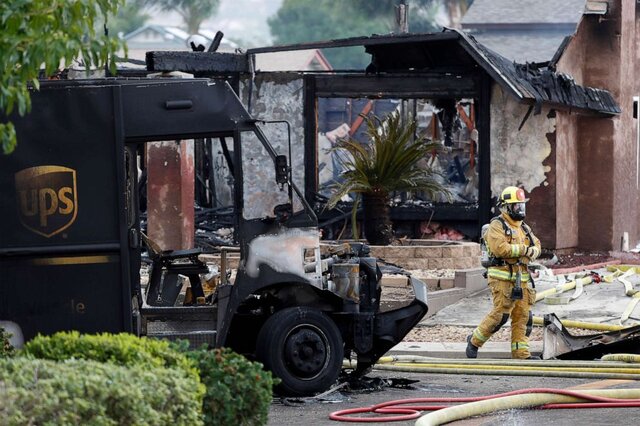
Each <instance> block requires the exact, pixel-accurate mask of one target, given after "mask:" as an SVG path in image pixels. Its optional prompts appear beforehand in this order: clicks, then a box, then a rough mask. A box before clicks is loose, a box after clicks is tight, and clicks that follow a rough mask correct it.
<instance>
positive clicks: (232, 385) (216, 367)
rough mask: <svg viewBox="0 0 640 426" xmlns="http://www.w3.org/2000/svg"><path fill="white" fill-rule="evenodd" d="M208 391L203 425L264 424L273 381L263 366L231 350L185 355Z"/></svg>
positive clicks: (224, 349)
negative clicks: (195, 368)
mask: <svg viewBox="0 0 640 426" xmlns="http://www.w3.org/2000/svg"><path fill="white" fill-rule="evenodd" d="M187 355H188V356H189V358H191V359H193V360H194V361H195V362H196V365H197V368H198V370H199V373H200V379H201V380H202V382H203V383H204V384H205V386H206V387H207V392H206V394H205V396H204V404H203V408H202V412H203V414H204V422H205V424H206V425H211V426H214V425H216V426H217V425H220V426H236V425H264V424H266V423H267V415H268V413H269V405H270V404H271V399H272V391H273V385H274V384H277V383H274V382H276V381H279V379H277V378H276V379H274V378H273V376H272V375H271V372H268V371H265V370H264V369H263V367H262V364H260V363H257V362H251V361H249V360H247V359H246V358H245V357H243V356H242V355H238V354H236V353H235V352H232V351H231V350H230V349H227V348H223V349H213V350H205V349H200V350H196V351H190V352H187Z"/></svg>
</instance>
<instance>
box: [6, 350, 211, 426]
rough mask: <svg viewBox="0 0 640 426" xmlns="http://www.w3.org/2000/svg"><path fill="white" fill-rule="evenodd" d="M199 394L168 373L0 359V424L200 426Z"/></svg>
mask: <svg viewBox="0 0 640 426" xmlns="http://www.w3.org/2000/svg"><path fill="white" fill-rule="evenodd" d="M198 389H199V383H198V382H197V381H196V380H195V379H194V378H193V377H189V376H187V375H185V374H184V372H183V371H180V370H176V369H172V368H162V367H155V368H153V369H148V368H140V367H133V368H131V367H121V366H117V365H112V364H105V363H100V362H95V361H88V360H69V361H66V362H54V361H49V360H41V359H31V358H25V357H15V358H7V359H0V401H2V403H1V404H0V423H2V424H3V425H24V424H38V425H61V424H91V425H169V424H171V425H201V424H202V415H201V411H200V408H201V406H200V404H198V403H197V401H198V400H199V399H200V398H201V394H200V393H199V390H198Z"/></svg>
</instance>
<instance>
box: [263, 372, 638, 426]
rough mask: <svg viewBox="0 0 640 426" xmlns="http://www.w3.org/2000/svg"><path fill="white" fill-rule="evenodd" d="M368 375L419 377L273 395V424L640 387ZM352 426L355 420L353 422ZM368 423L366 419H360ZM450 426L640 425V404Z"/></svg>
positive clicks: (513, 414)
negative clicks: (415, 401)
mask: <svg viewBox="0 0 640 426" xmlns="http://www.w3.org/2000/svg"><path fill="white" fill-rule="evenodd" d="M367 377H369V378H372V379H386V380H389V379H408V380H416V381H417V382H416V383H413V384H412V385H410V386H409V387H408V388H404V389H401V388H394V387H389V386H386V387H384V388H383V389H382V390H374V391H347V392H345V391H342V390H339V391H336V392H335V393H332V394H330V395H327V396H326V397H324V398H323V399H321V400H317V399H282V398H277V397H276V398H274V402H273V403H272V405H271V409H270V411H269V421H268V425H269V426H276V425H277V426H287V425H306V426H311V425H313V426H316V425H317V426H329V425H331V426H338V425H340V424H347V423H346V422H338V421H333V420H331V419H329V414H330V413H332V412H334V411H338V410H344V409H349V408H357V407H367V406H371V405H374V404H378V403H381V402H385V401H391V400H398V399H406V398H425V397H448V398H452V397H469V396H482V395H491V394H496V393H502V392H508V391H512V390H519V389H526V388H535V387H547V388H558V389H572V388H574V389H575V390H578V391H579V390H580V388H583V389H584V388H589V389H619V388H640V383H639V382H636V381H630V380H626V381H622V380H615V381H614V380H606V381H605V380H599V381H598V380H593V379H564V378H541V377H511V376H496V377H493V376H471V375H445V374H420V373H404V372H391V371H378V370H374V371H373V372H371V373H370V374H369V375H368V376H367ZM415 422H416V421H415V420H411V421H401V422H393V423H391V422H384V423H378V424H393V425H398V426H404V425H414V424H415ZM349 424H353V423H349ZM361 424H363V423H361ZM450 424H451V425H457V426H472V425H473V426H480V425H482V426H488V425H492V426H493V425H518V426H529V425H530V426H546V425H554V426H564V425H584V426H586V425H588V426H600V425H603V426H604V425H607V426H608V425H616V424H617V425H620V426H622V425H625V426H626V425H638V424H640V408H600V409H595V408H594V409H563V410H535V409H531V410H511V411H506V412H499V413H496V414H493V415H490V416H483V417H475V418H471V419H466V420H460V421H457V422H454V423H450Z"/></svg>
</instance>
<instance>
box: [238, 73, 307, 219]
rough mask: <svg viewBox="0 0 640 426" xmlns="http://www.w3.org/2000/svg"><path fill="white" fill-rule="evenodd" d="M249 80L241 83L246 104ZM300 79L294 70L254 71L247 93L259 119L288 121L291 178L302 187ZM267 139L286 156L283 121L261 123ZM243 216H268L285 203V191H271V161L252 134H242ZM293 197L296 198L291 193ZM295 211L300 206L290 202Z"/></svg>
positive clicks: (241, 90)
mask: <svg viewBox="0 0 640 426" xmlns="http://www.w3.org/2000/svg"><path fill="white" fill-rule="evenodd" d="M250 82H251V81H250V80H245V81H243V82H242V83H241V87H240V93H241V99H242V103H243V104H244V105H245V107H248V101H249V85H250ZM302 88H303V80H302V77H301V75H299V74H295V73H271V74H257V75H256V76H255V79H254V80H253V87H252V94H251V105H250V111H249V112H250V113H251V115H252V116H253V117H254V118H256V119H258V120H260V119H264V120H287V121H288V122H289V123H290V124H291V153H292V154H291V158H290V159H289V161H290V164H291V167H292V170H293V180H294V182H295V183H296V185H298V187H299V188H300V189H301V190H304V143H303V140H304V122H303V90H302ZM261 129H262V131H263V132H264V134H265V136H266V137H267V139H268V140H269V141H270V142H271V144H272V145H273V146H274V148H275V150H276V151H277V153H278V154H284V155H287V157H289V147H288V135H287V126H286V125H285V124H281V123H279V124H266V125H264V126H262V125H261ZM242 154H243V164H249V165H250V166H248V168H249V170H247V168H246V167H245V170H244V172H245V173H244V179H245V181H244V193H245V197H244V198H245V209H244V216H245V218H257V217H263V216H266V215H272V214H273V212H272V210H273V206H274V205H275V204H281V203H285V202H286V201H287V193H286V192H279V191H274V190H273V188H274V187H275V186H276V183H275V172H274V170H275V169H274V165H273V162H272V161H271V160H270V159H269V158H268V156H267V155H266V152H265V151H264V149H263V148H262V147H261V145H260V143H259V142H258V141H257V139H256V138H255V137H246V138H245V137H244V136H243V151H242ZM294 200H296V197H295V195H294ZM294 208H296V210H298V209H300V208H301V205H300V204H299V203H298V202H296V203H294Z"/></svg>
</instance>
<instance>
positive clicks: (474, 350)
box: [465, 335, 478, 358]
mask: <svg viewBox="0 0 640 426" xmlns="http://www.w3.org/2000/svg"><path fill="white" fill-rule="evenodd" d="M465 353H466V355H467V358H478V347H477V346H475V345H474V344H473V343H471V335H468V336H467V349H466V351H465Z"/></svg>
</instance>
